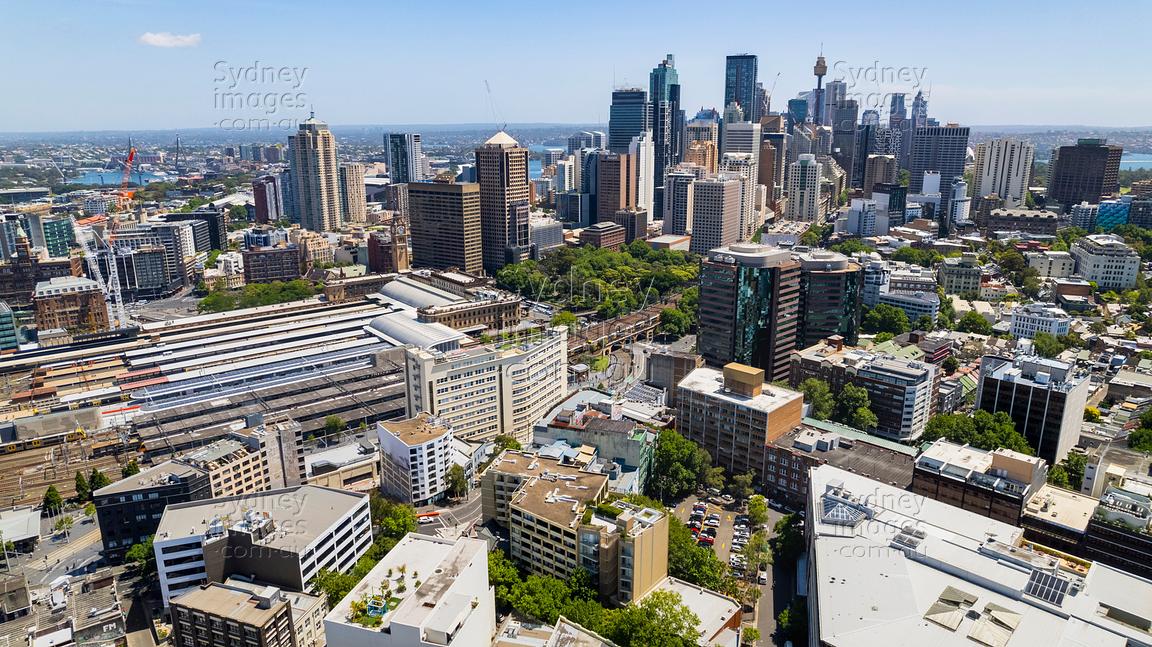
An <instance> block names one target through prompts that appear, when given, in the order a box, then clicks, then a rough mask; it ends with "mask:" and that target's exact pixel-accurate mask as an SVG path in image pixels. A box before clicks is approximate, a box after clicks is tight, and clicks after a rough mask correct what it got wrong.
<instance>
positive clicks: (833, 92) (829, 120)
mask: <svg viewBox="0 0 1152 647" xmlns="http://www.w3.org/2000/svg"><path fill="white" fill-rule="evenodd" d="M847 98H848V84H847V83H845V82H844V81H843V80H842V79H836V80H835V81H829V82H828V85H826V86H824V107H823V109H822V112H821V113H820V114H821V115H823V117H824V123H822V124H820V125H821V126H832V127H833V128H835V126H836V113H835V112H834V111H835V110H836V106H838V105H840V103H841V102H843V101H844V100H846V99H847ZM853 103H855V100H853Z"/></svg>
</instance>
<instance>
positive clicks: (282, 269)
mask: <svg viewBox="0 0 1152 647" xmlns="http://www.w3.org/2000/svg"><path fill="white" fill-rule="evenodd" d="M241 254H242V255H243V257H244V261H243V262H244V282H245V283H272V282H273V281H294V280H296V279H298V278H300V276H301V275H302V274H303V270H302V264H303V250H302V249H300V248H299V247H297V246H296V245H280V246H277V247H256V248H251V249H246V250H244V251H243V252H241Z"/></svg>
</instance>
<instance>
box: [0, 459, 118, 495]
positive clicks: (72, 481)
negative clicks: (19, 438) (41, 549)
mask: <svg viewBox="0 0 1152 647" xmlns="http://www.w3.org/2000/svg"><path fill="white" fill-rule="evenodd" d="M84 449H85V448H83V447H81V446H80V445H77V444H65V445H55V446H52V447H44V448H42V449H40V450H35V451H22V452H17V453H13V454H0V506H10V505H20V504H28V503H32V504H36V503H40V501H41V500H43V498H44V492H45V491H46V490H47V489H48V486H50V485H55V486H56V489H57V490H59V491H60V495H61V496H62V497H64V498H65V499H67V498H70V497H73V496H75V495H76V472H77V471H80V472H83V473H84V474H85V475H87V474H89V473H90V472H91V471H92V469H93V468H96V469H99V470H100V471H102V472H104V473H105V474H107V475H108V478H110V479H112V480H113V481H116V480H118V479H119V478H120V467H121V465H122V464H123V463H126V462H128V461H130V460H132V458H135V453H134V452H132V453H128V452H125V453H121V454H119V455H104V456H95V457H92V456H89V455H88V453H87V451H84Z"/></svg>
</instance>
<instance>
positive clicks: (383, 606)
mask: <svg viewBox="0 0 1152 647" xmlns="http://www.w3.org/2000/svg"><path fill="white" fill-rule="evenodd" d="M324 634H325V636H326V637H327V640H328V644H329V645H331V646H332V647H415V646H431V645H438V646H442V647H488V646H489V645H491V644H493V639H494V638H495V636H496V599H495V594H494V590H493V588H492V587H491V586H490V585H489V584H488V546H487V544H485V543H484V542H483V541H481V540H478V539H470V538H467V537H461V538H459V539H456V540H450V539H441V538H439V537H434V536H429V535H421V534H417V533H409V534H407V535H405V536H404V538H403V539H401V540H400V541H399V543H397V544H396V546H395V547H394V548H393V549H392V550H390V551H388V554H387V555H385V556H384V557H383V558H382V559H381V560H380V561H379V562H378V563H377V564H376V565H375V566H374V567H372V570H371V571H369V572H368V574H367V575H365V576H364V578H363V579H362V580H360V582H358V583H357V584H356V586H354V587H353V588H352V590H351V591H349V592H348V595H346V596H344V599H343V600H341V601H340V602H339V603H338V604H336V605H335V606H334V607H333V608H332V611H331V612H329V613H328V615H327V616H326V617H325V618H324Z"/></svg>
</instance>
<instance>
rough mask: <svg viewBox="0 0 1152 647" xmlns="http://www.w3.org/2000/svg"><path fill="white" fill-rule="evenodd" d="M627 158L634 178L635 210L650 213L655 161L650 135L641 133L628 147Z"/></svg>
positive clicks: (652, 199)
mask: <svg viewBox="0 0 1152 647" xmlns="http://www.w3.org/2000/svg"><path fill="white" fill-rule="evenodd" d="M628 157H629V158H630V159H631V163H632V167H633V170H632V173H633V175H634V176H635V177H636V198H635V199H636V208H638V209H643V210H645V211H651V209H652V207H653V204H654V200H655V195H656V194H655V191H656V175H655V170H654V169H653V166H654V164H655V162H656V161H655V152H654V149H653V146H652V133H650V132H643V133H641V134H640V135H638V136H637V137H635V138H634V139H633V140H632V144H631V145H630V146H629V147H628ZM661 177H662V176H661Z"/></svg>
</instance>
